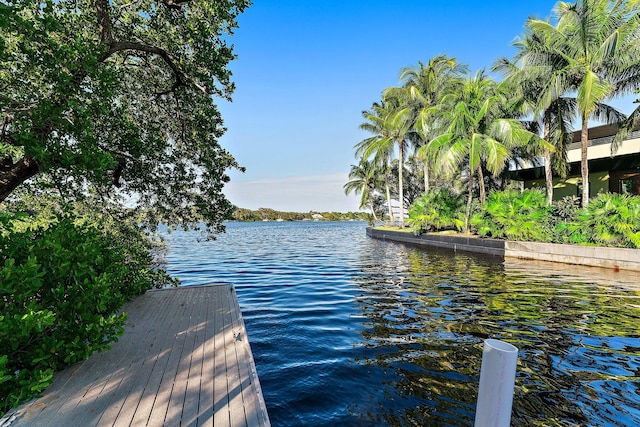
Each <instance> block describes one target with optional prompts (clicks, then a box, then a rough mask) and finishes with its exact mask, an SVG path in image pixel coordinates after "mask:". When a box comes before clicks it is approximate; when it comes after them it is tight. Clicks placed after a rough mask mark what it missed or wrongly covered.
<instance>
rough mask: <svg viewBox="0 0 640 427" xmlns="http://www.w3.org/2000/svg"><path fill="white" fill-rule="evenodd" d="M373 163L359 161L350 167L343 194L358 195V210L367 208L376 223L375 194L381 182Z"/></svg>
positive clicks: (365, 160)
mask: <svg viewBox="0 0 640 427" xmlns="http://www.w3.org/2000/svg"><path fill="white" fill-rule="evenodd" d="M377 172H378V171H377V170H376V168H375V164H374V162H373V161H369V160H367V159H361V160H360V163H359V164H358V165H351V171H350V172H349V181H348V182H347V183H346V184H345V185H344V187H343V188H344V192H345V194H347V195H349V194H351V193H352V192H355V193H356V194H360V206H359V207H360V209H364V208H369V209H371V214H372V215H373V219H374V221H376V222H377V221H378V217H377V215H376V211H375V193H376V191H377V190H378V189H379V188H381V187H382V185H383V181H382V179H381V178H380V176H379V175H378V174H377Z"/></svg>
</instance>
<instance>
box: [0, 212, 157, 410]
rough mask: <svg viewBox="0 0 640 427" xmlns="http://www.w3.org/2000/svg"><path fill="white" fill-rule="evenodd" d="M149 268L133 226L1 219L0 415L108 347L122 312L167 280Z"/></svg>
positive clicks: (59, 218)
mask: <svg viewBox="0 0 640 427" xmlns="http://www.w3.org/2000/svg"><path fill="white" fill-rule="evenodd" d="M106 230H109V231H106ZM151 265H152V259H151V255H150V252H149V246H148V244H147V243H146V242H145V241H144V239H143V238H142V234H141V233H140V231H139V230H137V229H136V227H133V226H131V225H127V224H118V225H117V227H116V226H114V225H113V224H112V225H111V226H106V225H105V224H104V222H101V221H97V222H95V223H93V224H86V223H85V224H83V223H82V221H79V220H78V219H76V218H73V217H72V216H71V215H68V214H58V215H57V218H56V220H55V221H53V222H51V223H48V224H43V223H34V222H30V221H28V220H25V218H24V217H23V218H22V220H18V218H16V216H9V215H8V214H0V283H1V284H2V286H1V287H0V414H2V413H4V412H5V411H6V410H8V409H10V408H11V407H12V406H14V405H16V404H19V403H20V402H22V401H24V400H26V399H29V398H31V397H33V396H34V395H37V394H38V393H40V392H41V391H42V390H43V389H44V388H45V387H46V386H47V385H48V384H49V383H50V382H51V380H52V377H53V373H54V371H55V370H58V369H60V368H62V367H64V366H66V365H69V364H71V363H74V362H76V361H79V360H82V359H85V358H86V357H88V356H89V355H90V354H91V353H92V352H94V351H96V350H103V349H106V348H108V346H109V342H110V341H113V340H115V339H116V338H117V336H118V335H119V334H121V333H122V330H123V329H122V327H123V324H124V321H125V314H118V309H119V308H120V307H121V306H122V305H123V304H124V303H125V302H126V301H128V300H130V299H132V298H134V297H135V296H137V295H139V294H141V293H143V292H144V291H145V290H147V289H149V288H151V287H152V286H154V284H155V283H157V281H164V280H165V279H166V275H165V274H164V272H162V271H160V270H152V269H150V266H151Z"/></svg>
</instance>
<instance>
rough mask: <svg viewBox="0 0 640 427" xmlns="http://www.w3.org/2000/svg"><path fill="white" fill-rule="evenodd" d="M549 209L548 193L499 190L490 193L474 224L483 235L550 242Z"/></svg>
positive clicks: (475, 216) (476, 215) (473, 220)
mask: <svg viewBox="0 0 640 427" xmlns="http://www.w3.org/2000/svg"><path fill="white" fill-rule="evenodd" d="M549 211H550V208H549V206H547V204H546V198H545V194H544V193H543V192H541V191H539V190H525V191H523V192H520V191H517V190H507V191H497V192H494V193H491V195H490V196H489V197H488V198H487V202H486V203H485V204H484V205H483V206H481V207H480V212H479V213H477V214H475V215H474V216H473V218H472V219H471V223H472V225H473V226H474V227H475V228H476V229H477V230H478V234H479V235H481V236H490V237H494V238H504V239H509V240H524V241H538V242H548V241H550V240H551V232H550V230H549V227H548V225H547V218H548V213H549Z"/></svg>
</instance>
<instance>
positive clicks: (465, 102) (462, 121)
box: [420, 71, 537, 232]
mask: <svg viewBox="0 0 640 427" xmlns="http://www.w3.org/2000/svg"><path fill="white" fill-rule="evenodd" d="M495 88H496V83H495V82H494V81H493V80H491V79H490V78H488V77H487V76H486V74H485V73H484V71H480V72H478V73H476V75H475V76H474V77H468V78H467V79H466V80H465V81H464V83H463V85H462V88H461V89H460V90H457V91H455V92H452V93H450V94H448V95H446V96H445V97H444V98H443V105H444V108H443V115H444V117H445V118H446V121H447V123H448V126H447V129H446V132H445V133H443V134H441V135H439V136H436V137H435V138H433V139H432V140H431V141H429V142H428V143H427V145H425V146H424V147H422V148H421V149H420V151H421V154H423V155H431V156H433V157H434V158H437V159H438V161H439V164H440V166H441V167H442V168H443V169H444V171H445V172H446V173H448V174H449V175H451V174H452V173H453V172H455V171H457V170H458V168H459V167H460V166H461V165H462V164H465V163H466V164H467V166H468V173H469V180H468V184H469V186H468V197H467V209H466V214H465V231H467V232H468V231H469V216H470V214H471V204H472V201H473V189H474V179H475V175H476V174H478V186H479V189H480V201H481V203H484V199H485V187H484V185H485V184H484V177H483V166H484V167H486V169H487V170H488V171H489V172H491V173H492V174H493V175H494V176H496V175H498V174H499V173H500V172H501V171H502V170H503V169H504V168H505V165H506V161H507V159H509V158H510V155H511V149H512V147H514V146H516V145H522V144H525V143H527V142H529V141H530V140H531V139H535V138H537V136H536V135H535V134H533V133H532V132H530V131H528V130H526V129H525V128H524V127H523V126H522V124H521V123H520V122H519V121H518V120H517V119H507V118H500V117H498V116H496V115H495V113H496V111H499V109H498V108H497V107H499V106H500V103H501V102H502V103H504V102H506V101H505V100H504V98H503V97H502V96H501V95H500V94H499V93H497V92H496V91H495Z"/></svg>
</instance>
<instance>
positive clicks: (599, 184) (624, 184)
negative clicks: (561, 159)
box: [512, 125, 640, 200]
mask: <svg viewBox="0 0 640 427" xmlns="http://www.w3.org/2000/svg"><path fill="white" fill-rule="evenodd" d="M616 132H617V127H616V126H613V125H604V126H598V127H594V128H591V129H589V151H588V160H589V196H590V197H594V196H596V195H597V194H599V193H607V192H609V193H623V194H636V195H640V130H636V131H634V132H632V133H631V134H630V135H629V136H628V137H627V139H626V140H624V141H623V142H622V144H621V145H620V147H619V149H618V151H617V152H616V153H615V154H614V155H612V154H611V143H612V142H613V138H614V136H615V135H616ZM567 158H568V161H569V164H570V169H569V175H568V176H567V178H566V179H560V178H557V177H554V179H553V199H554V200H559V199H562V198H563V197H567V196H577V197H581V195H582V185H581V183H582V175H581V172H580V158H581V153H580V132H574V133H573V143H572V144H571V145H570V146H569V150H568V153H567ZM540 163H541V162H540ZM512 173H513V177H514V179H516V180H519V181H523V182H524V187H525V188H541V189H544V188H545V180H544V166H535V165H529V166H525V167H522V168H516V169H514V170H512Z"/></svg>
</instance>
